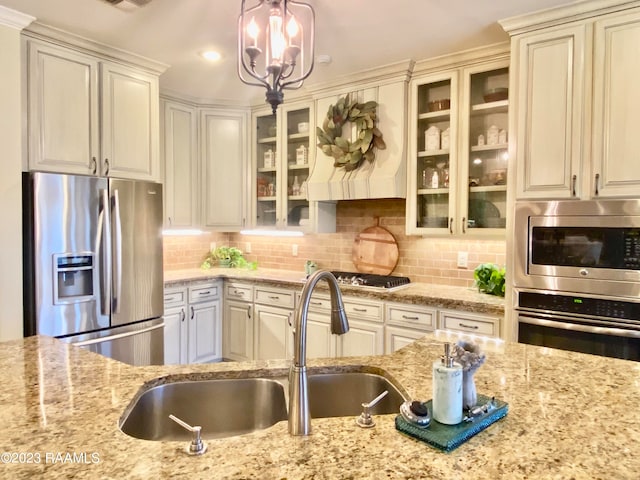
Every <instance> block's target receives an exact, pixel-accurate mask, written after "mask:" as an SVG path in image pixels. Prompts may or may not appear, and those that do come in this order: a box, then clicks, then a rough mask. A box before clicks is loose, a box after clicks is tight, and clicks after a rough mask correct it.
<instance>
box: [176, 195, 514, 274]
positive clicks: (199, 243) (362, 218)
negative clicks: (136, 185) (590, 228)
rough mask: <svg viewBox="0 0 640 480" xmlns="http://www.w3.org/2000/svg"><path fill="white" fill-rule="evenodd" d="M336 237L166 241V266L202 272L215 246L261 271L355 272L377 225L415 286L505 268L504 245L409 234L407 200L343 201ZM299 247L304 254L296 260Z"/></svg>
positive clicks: (206, 237) (222, 235)
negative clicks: (357, 253)
mask: <svg viewBox="0 0 640 480" xmlns="http://www.w3.org/2000/svg"><path fill="white" fill-rule="evenodd" d="M336 214H337V218H336V230H337V231H336V233H324V234H310V235H305V236H304V237H294V238H286V237H285V238H282V237H261V236H244V235H240V234H239V233H211V234H205V235H200V236H196V237H165V240H164V267H165V269H167V270H178V269H185V268H197V267H199V266H200V263H201V262H202V260H203V258H204V256H205V255H206V253H207V251H208V250H209V246H210V244H211V242H216V243H217V244H218V245H222V244H229V245H231V246H236V247H238V248H240V249H241V250H243V251H245V250H246V246H247V243H251V253H246V254H245V257H246V258H247V259H248V260H251V261H254V260H255V261H257V262H258V268H260V267H263V268H275V269H283V270H300V272H303V271H304V263H305V261H306V260H314V261H315V262H316V263H318V265H319V266H320V267H321V268H328V269H330V270H345V271H354V270H355V267H354V265H353V262H352V261H351V252H352V249H353V242H354V239H355V237H356V235H357V234H358V233H359V232H361V231H362V230H364V229H365V228H367V227H370V226H373V225H375V223H376V221H375V217H379V219H380V220H379V221H380V226H381V227H384V228H386V229H387V230H389V231H390V232H391V233H392V234H393V236H394V237H395V238H396V241H397V243H398V249H399V259H398V264H397V266H396V268H395V270H394V271H393V274H394V275H403V276H407V277H410V278H411V280H412V281H413V282H425V283H436V284H445V285H457V286H471V285H473V269H474V268H475V267H476V266H477V265H479V264H480V263H485V262H491V263H496V264H498V265H501V266H502V265H504V264H505V248H506V247H505V241H504V240H470V239H452V238H422V237H416V236H407V235H405V233H404V232H405V201H404V200H402V199H383V200H350V201H340V202H338V204H337V209H336ZM294 245H297V250H298V255H297V256H293V254H292V251H293V248H294ZM458 252H467V254H468V266H467V268H458V267H457V266H456V264H457V259H458Z"/></svg>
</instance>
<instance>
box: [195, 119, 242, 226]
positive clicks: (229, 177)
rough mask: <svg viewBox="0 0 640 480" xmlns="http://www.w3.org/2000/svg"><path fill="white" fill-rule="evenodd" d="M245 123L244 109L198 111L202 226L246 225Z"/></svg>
mask: <svg viewBox="0 0 640 480" xmlns="http://www.w3.org/2000/svg"><path fill="white" fill-rule="evenodd" d="M246 125H247V115H246V114H245V113H244V112H235V111H228V112H227V111H223V110H202V111H201V112H200V142H201V143H200V152H201V155H202V175H201V192H202V194H201V195H202V212H203V215H202V224H203V226H204V227H211V228H215V229H219V230H222V231H225V232H231V231H237V230H240V229H241V228H243V227H244V226H245V223H246V205H247V202H246V197H247V184H248V182H249V180H248V178H247V177H248V175H247V170H246V164H247V140H246V139H247V130H246V129H247V127H246Z"/></svg>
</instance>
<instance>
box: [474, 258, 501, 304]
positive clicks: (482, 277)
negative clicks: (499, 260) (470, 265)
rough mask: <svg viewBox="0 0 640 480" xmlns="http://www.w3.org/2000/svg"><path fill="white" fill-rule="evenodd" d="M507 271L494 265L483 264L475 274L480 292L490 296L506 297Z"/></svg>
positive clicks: (477, 268)
mask: <svg viewBox="0 0 640 480" xmlns="http://www.w3.org/2000/svg"><path fill="white" fill-rule="evenodd" d="M504 274H505V269H504V268H500V267H498V266H497V265H495V264H493V263H482V264H480V265H478V266H477V267H476V269H475V270H474V272H473V278H474V280H475V281H476V286H477V287H478V290H479V291H481V292H484V293H488V294H489V295H497V296H499V297H504V287H505V285H504Z"/></svg>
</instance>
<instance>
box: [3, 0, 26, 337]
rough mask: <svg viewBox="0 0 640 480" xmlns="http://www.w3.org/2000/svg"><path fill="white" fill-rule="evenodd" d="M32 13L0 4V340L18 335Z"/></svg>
mask: <svg viewBox="0 0 640 480" xmlns="http://www.w3.org/2000/svg"><path fill="white" fill-rule="evenodd" d="M31 20H33V18H31V17H26V16H23V15H22V14H19V13H18V12H15V11H14V10H10V9H6V8H4V7H0V45H1V46H2V47H1V48H0V65H2V71H1V73H0V112H2V115H0V145H2V155H0V170H1V171H2V175H0V205H1V206H2V207H1V208H0V225H2V226H3V228H2V239H1V240H0V265H2V275H0V305H2V316H0V341H4V340H12V339H16V338H21V337H22V335H23V325H22V324H23V321H22V255H21V254H20V252H22V145H21V139H22V105H21V103H20V99H21V85H20V81H21V72H22V68H21V60H20V29H21V28H23V27H24V26H26V24H28V23H30V22H31Z"/></svg>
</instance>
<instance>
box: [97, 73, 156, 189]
mask: <svg viewBox="0 0 640 480" xmlns="http://www.w3.org/2000/svg"><path fill="white" fill-rule="evenodd" d="M158 109H159V96H158V77H156V76H154V75H147V74H145V73H143V72H141V71H138V70H133V69H130V68H127V67H124V66H120V65H115V64H110V63H103V64H102V155H101V161H100V165H101V167H100V172H101V174H102V175H108V176H112V177H121V178H130V179H138V180H159V179H160V156H159V151H158V149H159V112H158Z"/></svg>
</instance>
